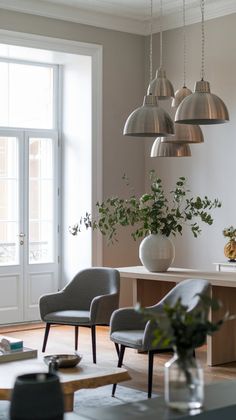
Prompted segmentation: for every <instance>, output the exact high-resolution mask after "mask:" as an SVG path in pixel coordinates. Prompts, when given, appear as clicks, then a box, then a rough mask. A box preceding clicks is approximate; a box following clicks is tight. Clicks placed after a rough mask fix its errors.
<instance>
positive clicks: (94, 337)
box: [91, 325, 97, 363]
mask: <svg viewBox="0 0 236 420" xmlns="http://www.w3.org/2000/svg"><path fill="white" fill-rule="evenodd" d="M91 335H92V350H93V363H96V362H97V358H96V325H92V327H91Z"/></svg>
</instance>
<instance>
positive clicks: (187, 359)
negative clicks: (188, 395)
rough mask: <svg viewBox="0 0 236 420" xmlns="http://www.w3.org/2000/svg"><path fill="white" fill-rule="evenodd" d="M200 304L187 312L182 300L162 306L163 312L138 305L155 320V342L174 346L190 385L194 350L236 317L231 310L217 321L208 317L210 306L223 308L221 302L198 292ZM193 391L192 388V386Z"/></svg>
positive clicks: (178, 360) (151, 319)
mask: <svg viewBox="0 0 236 420" xmlns="http://www.w3.org/2000/svg"><path fill="white" fill-rule="evenodd" d="M198 296H199V297H200V305H199V306H198V307H197V308H195V309H194V310H192V311H189V312H188V307H187V306H186V305H183V304H182V302H181V299H179V300H177V302H176V303H175V305H173V306H170V305H168V304H166V303H165V304H164V305H163V312H162V313H161V314H160V313H155V312H154V311H152V312H150V310H149V309H148V308H146V309H143V308H140V307H137V310H138V311H139V312H141V313H143V314H144V315H146V316H147V319H148V320H150V321H151V322H152V323H153V344H154V346H156V345H160V346H161V347H163V348H173V350H175V352H176V353H177V355H178V358H177V363H178V365H179V367H180V369H181V370H182V371H183V372H184V375H185V378H186V382H187V384H189V385H191V379H192V374H191V368H192V367H193V366H194V359H193V350H194V349H196V348H197V347H200V346H202V345H203V344H204V343H205V341H206V337H207V335H212V334H213V333H214V332H215V331H218V330H219V328H220V327H221V325H222V324H223V323H224V321H226V320H230V319H235V316H234V315H229V314H228V313H226V314H225V316H224V317H223V318H222V319H220V320H219V321H217V322H211V321H209V319H208V313H209V309H210V308H211V309H212V310H213V311H215V310H217V309H219V308H220V307H221V303H220V302H219V301H217V300H215V299H211V298H210V297H208V296H206V295H203V294H198ZM190 392H191V387H190Z"/></svg>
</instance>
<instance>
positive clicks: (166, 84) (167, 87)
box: [148, 0, 175, 100]
mask: <svg viewBox="0 0 236 420" xmlns="http://www.w3.org/2000/svg"><path fill="white" fill-rule="evenodd" d="M162 15H163V8H162V0H160V67H159V69H157V71H156V77H155V79H153V80H151V81H150V84H149V87H148V93H149V94H150V93H152V94H153V95H155V96H157V97H158V99H160V100H163V99H170V98H174V96H175V94H174V88H173V86H172V84H171V82H170V81H169V80H168V79H167V77H166V71H165V69H164V67H163V45H162V44H163V42H162Z"/></svg>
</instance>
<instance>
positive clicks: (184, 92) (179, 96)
mask: <svg viewBox="0 0 236 420" xmlns="http://www.w3.org/2000/svg"><path fill="white" fill-rule="evenodd" d="M192 93H193V92H192V91H191V90H190V89H188V88H187V87H186V86H183V87H182V88H180V89H178V90H177V91H176V92H175V97H174V99H173V100H172V102H171V106H172V108H177V107H178V106H179V104H180V103H181V102H182V100H183V99H184V98H186V96H189V95H191V94H192Z"/></svg>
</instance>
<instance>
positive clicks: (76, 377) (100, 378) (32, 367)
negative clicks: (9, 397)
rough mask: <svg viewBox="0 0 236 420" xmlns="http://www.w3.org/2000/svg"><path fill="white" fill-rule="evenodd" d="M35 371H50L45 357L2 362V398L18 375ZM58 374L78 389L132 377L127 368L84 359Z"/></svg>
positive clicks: (0, 366) (0, 391)
mask: <svg viewBox="0 0 236 420" xmlns="http://www.w3.org/2000/svg"><path fill="white" fill-rule="evenodd" d="M34 372H45V373H46V372H48V366H47V365H46V364H45V363H44V361H43V357H38V358H35V359H27V360H20V361H14V362H6V363H1V364H0V398H3V397H4V395H5V391H6V392H7V391H9V390H11V389H12V388H13V385H14V382H15V378H16V376H18V375H22V374H25V373H34ZM58 375H59V378H60V381H61V383H62V384H63V385H64V386H66V385H67V384H70V387H71V386H72V387H73V384H74V385H75V388H76V389H80V388H89V387H94V386H101V384H102V385H105V384H106V385H107V384H109V383H113V382H114V378H115V379H116V381H117V382H120V381H126V380H129V379H130V376H129V374H128V372H127V370H126V369H123V368H117V367H114V368H113V367H110V366H104V365H97V364H96V365H95V364H93V363H91V364H89V363H83V360H82V361H81V362H80V364H79V365H77V366H76V367H73V368H64V369H59V370H58ZM103 382H104V383H103ZM96 384H97V385H96Z"/></svg>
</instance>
